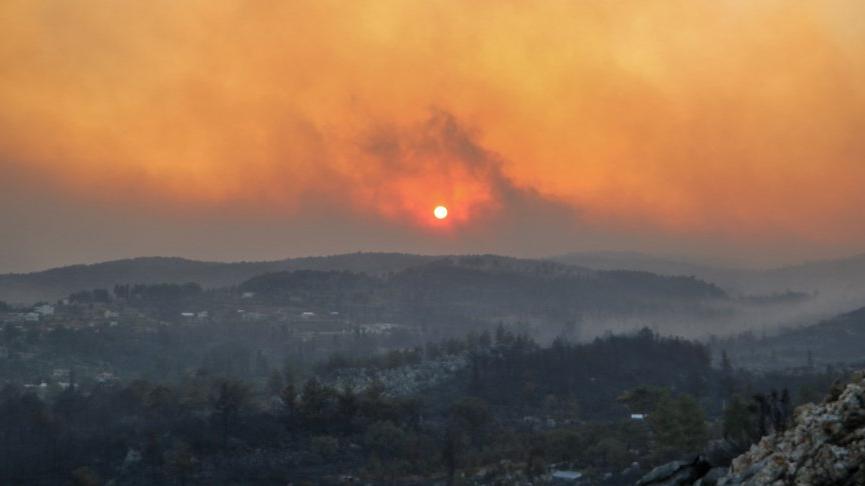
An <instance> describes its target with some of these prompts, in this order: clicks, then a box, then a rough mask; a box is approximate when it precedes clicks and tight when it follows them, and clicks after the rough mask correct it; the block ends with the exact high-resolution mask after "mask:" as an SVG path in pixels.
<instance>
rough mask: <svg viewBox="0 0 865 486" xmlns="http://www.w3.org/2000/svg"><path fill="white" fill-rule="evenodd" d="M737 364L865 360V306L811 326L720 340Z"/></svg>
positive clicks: (759, 366) (788, 365)
mask: <svg viewBox="0 0 865 486" xmlns="http://www.w3.org/2000/svg"><path fill="white" fill-rule="evenodd" d="M717 346H718V347H719V348H721V349H724V350H726V351H727V352H728V353H729V354H730V356H731V357H732V358H733V360H734V362H735V364H736V365H737V366H744V367H747V368H751V369H786V368H799V367H807V366H812V367H818V368H819V367H823V366H826V365H844V364H850V363H862V362H865V351H863V350H865V307H863V308H860V309H857V310H854V311H852V312H848V313H845V314H841V315H838V316H835V317H832V318H830V319H825V320H823V321H820V322H818V323H817V324H812V325H809V326H802V327H797V328H792V329H785V330H782V331H780V332H778V333H776V334H774V335H769V336H764V337H756V336H754V334H753V333H745V334H742V335H740V336H737V337H735V338H730V339H724V340H720V341H719V342H718V344H717Z"/></svg>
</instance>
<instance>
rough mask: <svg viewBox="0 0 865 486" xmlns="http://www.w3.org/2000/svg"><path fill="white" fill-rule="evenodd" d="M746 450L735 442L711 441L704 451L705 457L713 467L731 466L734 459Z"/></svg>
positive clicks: (724, 440)
mask: <svg viewBox="0 0 865 486" xmlns="http://www.w3.org/2000/svg"><path fill="white" fill-rule="evenodd" d="M742 452H744V450H743V449H742V448H741V447H739V446H738V445H736V444H734V443H733V442H731V441H729V440H726V439H720V440H713V441H710V442H709V444H707V445H706V449H705V450H704V451H703V457H705V459H706V461H707V462H708V463H709V464H711V465H712V466H713V467H721V466H724V467H725V468H726V466H729V465H730V463H731V462H732V461H733V459H734V458H735V457H736V456H738V455H739V454H741V453H742Z"/></svg>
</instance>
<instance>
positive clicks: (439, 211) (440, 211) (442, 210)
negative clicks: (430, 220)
mask: <svg viewBox="0 0 865 486" xmlns="http://www.w3.org/2000/svg"><path fill="white" fill-rule="evenodd" d="M433 216H435V217H436V219H445V218H447V217H448V208H446V207H444V206H436V207H435V209H433Z"/></svg>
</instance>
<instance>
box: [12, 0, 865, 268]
mask: <svg viewBox="0 0 865 486" xmlns="http://www.w3.org/2000/svg"><path fill="white" fill-rule="evenodd" d="M863 16H865V5H863V3H862V2H858V1H855V0H851V1H820V2H789V1H762V2H748V1H722V2H719V1H687V2H657V1H648V2H627V3H625V2H606V1H582V2H556V1H550V2H542V3H536V2H535V3H525V2H503V1H480V2H474V1H473V2H457V1H446V0H443V1H436V2H398V1H357V2H327V1H312V2H304V1H295V2H253V3H250V2H243V1H228V0H207V1H186V2H173V1H151V2H109V3H103V2H86V1H85V2H63V1H36V0H23V1H16V0H7V1H5V2H3V3H2V5H0V105H2V107H3V108H2V109H0V227H2V228H3V236H2V238H0V272H4V271H28V270H34V269H39V268H46V267H49V266H54V265H61V264H68V263H76V262H88V261H98V260H106V259H110V258H119V257H129V256H138V255H182V256H187V257H193V258H202V259H220V260H236V259H269V258H278V257H288V256H297V255H308V254H328V253H338V252H345V251H356V250H397V251H408V252H421V253H465V252H494V253H501V254H513V255H520V256H541V255H550V254H554V253H562V252H565V251H571V250H580V249H600V248H602V249H624V250H640V251H650V252H655V253H664V254H677V255H690V256H693V257H700V258H715V259H724V260H733V261H735V262H738V263H748V264H753V265H770V264H777V263H782V262H789V261H795V260H800V259H805V258H822V257H831V256H838V255H843V254H850V253H854V252H856V251H860V249H861V248H862V247H863V243H865V219H863V218H862V217H861V214H860V213H861V209H860V208H861V207H862V206H863V204H865V192H863V191H862V189H861V188H862V183H863V181H865V164H863V163H862V162H863V155H865V141H863V140H865V139H863V137H862V136H861V135H862V133H863V129H865V55H863V54H865V53H863V50H865V48H863V46H865V30H863V27H862V26H863V24H862V23H861V22H860V21H859V19H861V18H863ZM437 204H444V205H446V206H447V207H448V209H449V210H450V217H449V218H448V220H447V221H448V223H447V224H436V222H435V221H434V219H433V218H432V215H431V211H432V208H433V207H434V206H435V205H437Z"/></svg>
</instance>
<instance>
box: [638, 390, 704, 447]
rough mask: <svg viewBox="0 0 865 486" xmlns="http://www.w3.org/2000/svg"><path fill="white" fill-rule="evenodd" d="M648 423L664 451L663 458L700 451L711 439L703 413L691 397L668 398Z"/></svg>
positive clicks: (659, 403) (658, 407)
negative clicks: (672, 454) (709, 438)
mask: <svg viewBox="0 0 865 486" xmlns="http://www.w3.org/2000/svg"><path fill="white" fill-rule="evenodd" d="M648 421H649V425H650V426H651V428H652V432H654V434H655V437H656V439H657V440H658V444H659V445H660V446H661V448H662V451H661V453H662V455H669V454H670V453H681V452H692V451H696V450H699V449H701V448H702V447H703V445H705V443H706V441H707V440H708V431H707V428H706V418H705V415H704V414H703V410H702V409H701V408H700V405H699V404H698V403H697V401H696V400H695V399H694V397H692V396H691V395H688V394H681V395H679V396H678V397H672V396H670V395H666V396H664V397H663V398H662V399H661V400H660V401H659V402H658V404H657V406H656V407H655V410H654V412H653V413H651V414H650V415H649V419H648Z"/></svg>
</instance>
